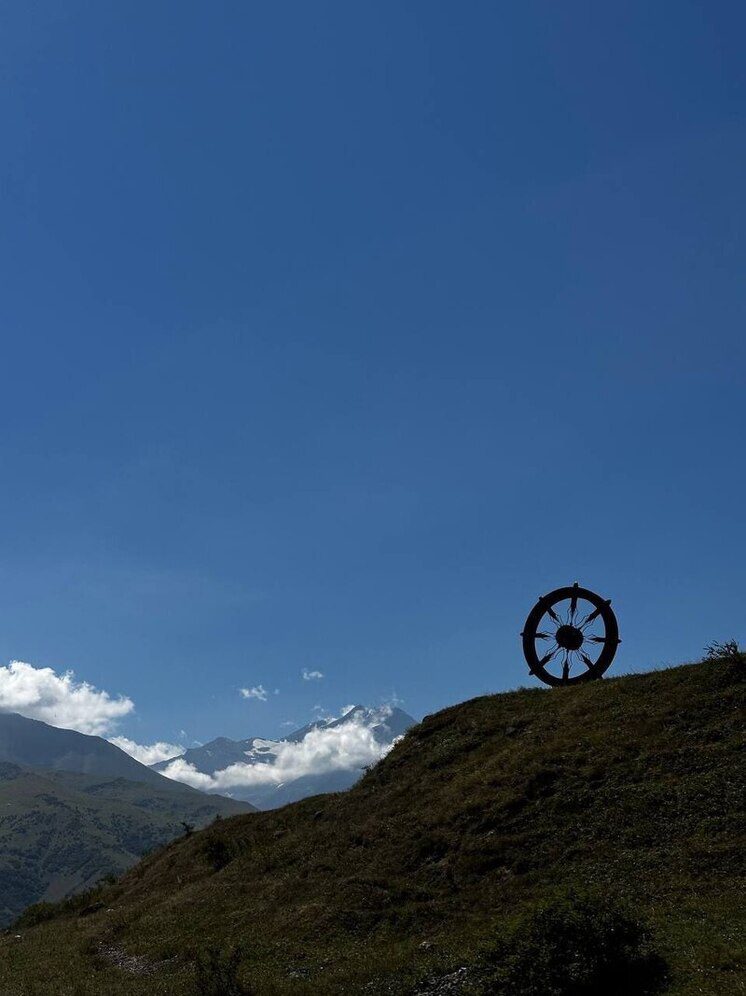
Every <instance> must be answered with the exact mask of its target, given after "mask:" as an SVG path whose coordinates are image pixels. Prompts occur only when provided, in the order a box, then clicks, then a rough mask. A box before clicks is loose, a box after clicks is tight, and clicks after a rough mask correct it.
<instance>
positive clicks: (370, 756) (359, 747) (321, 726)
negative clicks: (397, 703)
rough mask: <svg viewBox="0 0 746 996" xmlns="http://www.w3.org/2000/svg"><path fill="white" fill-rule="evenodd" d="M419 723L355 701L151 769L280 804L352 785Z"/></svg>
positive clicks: (220, 740)
mask: <svg viewBox="0 0 746 996" xmlns="http://www.w3.org/2000/svg"><path fill="white" fill-rule="evenodd" d="M415 722H416V720H415V719H413V718H412V717H411V716H409V715H408V714H407V713H405V712H403V711H402V710H401V709H398V708H395V707H391V706H382V707H379V708H373V709H371V708H367V707H365V706H361V705H357V706H351V707H349V708H347V709H345V710H344V711H343V713H342V715H340V716H336V717H333V718H324V719H318V720H315V721H313V722H312V723H309V724H307V725H306V726H303V727H301V728H300V729H299V730H295V731H294V732H293V733H290V734H288V736H286V737H283V738H282V739H281V740H267V739H264V738H261V737H249V738H247V739H246V740H230V739H229V738H227V737H217V738H216V739H215V740H211V741H210V742H209V743H206V744H203V745H202V746H201V747H193V748H190V749H189V750H187V751H185V752H184V753H183V754H181V755H179V756H178V757H175V758H170V759H169V760H167V761H159V762H158V763H157V764H154V765H153V766H152V767H153V768H154V769H155V770H156V771H160V772H162V773H163V774H165V775H168V777H169V778H175V779H177V780H179V781H184V782H186V783H187V784H190V785H193V786H195V787H199V788H202V789H204V790H205V791H207V792H220V793H222V794H223V795H230V796H231V797H233V798H234V799H242V800H244V801H247V802H251V803H252V804H253V805H255V806H258V807H259V808H260V809H275V808H276V807H278V806H283V805H285V804H286V803H289V802H295V801H297V800H298V799H304V798H306V796H310V795H318V794H319V793H322V792H340V791H343V790H344V789H347V788H350V787H351V786H352V785H354V783H355V782H356V781H357V780H358V779H359V778H360V777H361V775H362V773H363V770H364V769H365V767H367V765H368V764H371V763H375V761H377V760H378V759H379V757H381V756H383V754H385V753H386V751H387V750H388V749H389V748H390V746H391V745H392V744H393V743H394V741H395V740H396V739H397V738H398V737H400V736H402V735H403V734H404V733H405V732H406V731H407V730H408V729H409V727H410V726H413V725H414V724H415ZM266 766H269V768H267V767H266Z"/></svg>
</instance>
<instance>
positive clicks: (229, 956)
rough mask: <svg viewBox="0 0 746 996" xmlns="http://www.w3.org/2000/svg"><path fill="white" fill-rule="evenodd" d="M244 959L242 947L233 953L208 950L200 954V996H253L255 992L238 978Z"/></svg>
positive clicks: (197, 973)
mask: <svg viewBox="0 0 746 996" xmlns="http://www.w3.org/2000/svg"><path fill="white" fill-rule="evenodd" d="M242 957H243V951H242V949H241V948H240V947H236V948H233V950H232V951H221V950H220V948H208V949H207V950H206V951H204V952H201V953H200V954H198V955H197V961H196V964H195V971H196V992H197V993H198V994H199V996H253V990H252V989H248V988H247V987H246V986H244V985H243V984H242V983H241V982H240V981H239V978H238V966H239V965H240V963H241V958H242Z"/></svg>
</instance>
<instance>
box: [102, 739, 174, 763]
mask: <svg viewBox="0 0 746 996" xmlns="http://www.w3.org/2000/svg"><path fill="white" fill-rule="evenodd" d="M109 743H110V744H114V746H115V747H119V749H120V750H123V751H124V752H125V753H126V754H129V755H130V756H131V757H134V759H135V760H136V761H139V762H140V764H157V763H158V762H159V761H167V760H168V759H169V758H170V757H176V755H177V754H183V753H184V748H183V747H182V746H180V745H179V744H168V743H165V742H164V741H162V740H159V741H158V743H155V744H138V743H135V741H134V740H129V739H128V738H127V737H109Z"/></svg>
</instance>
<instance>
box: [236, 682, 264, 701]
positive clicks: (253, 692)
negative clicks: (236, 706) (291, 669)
mask: <svg viewBox="0 0 746 996" xmlns="http://www.w3.org/2000/svg"><path fill="white" fill-rule="evenodd" d="M238 690H239V692H240V693H241V698H244V699H259V701H260V702H266V701H267V689H266V688H265V687H264V686H263V685H254V686H253V688H239V689H238Z"/></svg>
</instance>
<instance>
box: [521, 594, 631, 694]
mask: <svg viewBox="0 0 746 996" xmlns="http://www.w3.org/2000/svg"><path fill="white" fill-rule="evenodd" d="M581 603H585V608H582V609H579V606H581ZM589 605H590V609H588V606H589ZM601 628H602V630H601ZM599 630H601V631H599ZM521 636H522V637H523V653H524V656H525V658H526V662H527V664H528V669H529V671H530V672H531V674H535V675H536V677H537V678H539V680H540V681H543V682H544V684H546V685H577V684H579V683H580V682H581V681H593V680H594V679H595V678H600V677H601V675H602V674H603V673H604V671H606V670H607V669H608V667H609V665H610V664H611V662H612V661H613V660H614V655H615V654H616V649H617V647H618V645H619V643H620V642H621V641H620V639H619V627H618V625H617V621H616V616H615V615H614V613H613V611H612V609H611V599H605V598H601V596H600V595H597V594H596V593H595V592H594V591H589V589H588V588H580V587H579V586H578V583H577V581H576V582H575V584H574V585H571V586H568V587H566V588H556V589H555V590H554V591H550V592H549V594H548V595H543V596H542V597H541V598H540V599H539V601H538V602H537V603H536V605H535V606H534V607H533V609H531V611H530V612H529V614H528V618H527V619H526V624H525V626H524V627H523V632H522V633H521ZM579 669H582V670H579ZM573 670H574V672H575V673H573Z"/></svg>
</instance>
